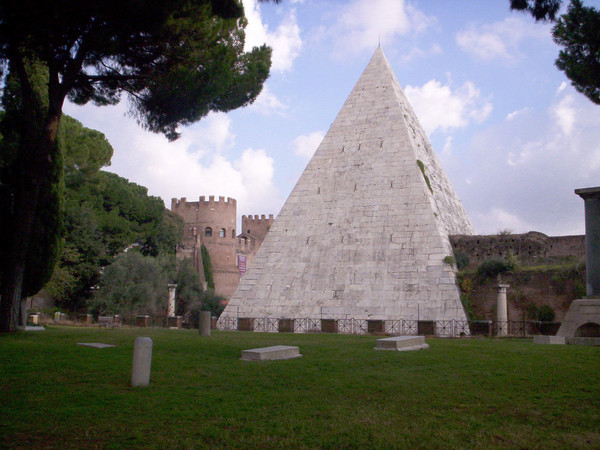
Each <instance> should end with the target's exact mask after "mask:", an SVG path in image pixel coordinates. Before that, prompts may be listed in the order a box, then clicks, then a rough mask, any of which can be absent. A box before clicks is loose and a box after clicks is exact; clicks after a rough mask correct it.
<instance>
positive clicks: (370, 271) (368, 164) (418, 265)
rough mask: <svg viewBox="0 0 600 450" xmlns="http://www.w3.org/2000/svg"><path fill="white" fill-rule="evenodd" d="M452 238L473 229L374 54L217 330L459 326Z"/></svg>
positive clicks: (414, 119) (406, 105) (397, 87)
mask: <svg viewBox="0 0 600 450" xmlns="http://www.w3.org/2000/svg"><path fill="white" fill-rule="evenodd" d="M452 234H473V229H472V227H471V224H470V222H469V219H468V217H467V215H466V213H465V210H464V208H463V206H462V205H461V203H460V201H459V199H458V197H457V196H456V194H455V193H454V190H453V189H452V186H451V185H450V182H449V181H448V179H447V177H446V175H445V174H444V171H443V169H442V167H441V165H440V162H439V161H438V159H437V157H436V156H435V153H434V152H433V149H432V148H431V144H430V143H429V140H428V139H427V136H426V135H425V132H424V131H423V129H422V127H421V125H420V123H419V121H418V119H417V117H416V115H415V113H414V111H413V110H412V107H411V106H410V104H409V103H408V100H407V98H406V96H405V95H404V92H403V91H402V89H401V87H400V84H399V83H398V81H397V79H396V77H395V75H394V73H393V71H392V69H391V67H390V65H389V63H388V61H387V59H386V57H385V55H384V53H383V51H382V50H381V48H377V50H376V51H375V54H374V55H373V57H372V59H371V61H370V62H369V64H368V65H367V67H366V69H365V70H364V72H363V74H362V75H361V77H360V79H359V80H358V82H357V83H356V85H355V87H354V88H353V90H352V92H351V93H350V95H349V96H348V98H347V100H346V102H345V103H344V105H343V107H342V109H341V111H340V112H339V114H338V115H337V117H336V119H335V121H334V122H333V124H332V125H331V128H330V129H329V131H328V132H327V134H326V136H325V137H324V138H323V141H322V142H321V144H320V145H319V147H318V149H317V150H316V152H315V154H314V156H313V157H312V159H311V160H310V162H309V163H308V165H307V167H306V169H305V170H304V172H303V173H302V175H301V177H300V179H299V180H298V183H297V184H296V186H295V187H294V189H293V191H292V192H291V194H290V196H289V197H288V199H287V201H286V203H285V205H284V206H283V208H282V210H281V212H280V213H279V215H278V217H277V218H276V219H275V222H274V223H273V225H272V227H271V229H270V231H269V233H268V234H267V236H266V238H265V240H264V242H263V244H262V246H261V247H260V249H259V251H258V253H257V254H256V256H255V258H254V260H253V261H252V264H251V265H250V267H249V268H248V271H247V273H246V275H245V276H244V277H243V278H242V280H241V282H240V284H239V287H238V289H237V291H236V292H235V294H234V295H233V297H232V298H231V300H230V302H229V304H228V306H227V307H226V308H225V311H224V312H223V314H222V315H221V317H220V319H219V328H230V327H229V326H227V324H228V323H229V324H231V323H232V322H233V321H234V320H238V319H240V320H244V319H246V320H247V319H248V318H271V319H299V318H315V319H343V318H349V317H353V318H357V319H368V320H397V319H405V320H452V319H454V320H460V321H464V320H466V317H465V313H464V310H463V307H462V304H461V301H460V293H459V290H458V288H457V286H456V283H455V270H454V268H453V266H452V265H450V264H448V263H447V262H444V259H445V258H446V257H448V256H451V255H452V254H453V253H452V248H451V245H450V242H449V238H448V236H449V235H452ZM280 322H281V320H280ZM240 328H241V327H240Z"/></svg>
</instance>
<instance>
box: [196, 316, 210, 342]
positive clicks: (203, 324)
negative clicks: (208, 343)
mask: <svg viewBox="0 0 600 450" xmlns="http://www.w3.org/2000/svg"><path fill="white" fill-rule="evenodd" d="M198 325H199V326H198V329H199V331H200V335H201V336H210V325H211V319H210V311H200V318H199V320H198Z"/></svg>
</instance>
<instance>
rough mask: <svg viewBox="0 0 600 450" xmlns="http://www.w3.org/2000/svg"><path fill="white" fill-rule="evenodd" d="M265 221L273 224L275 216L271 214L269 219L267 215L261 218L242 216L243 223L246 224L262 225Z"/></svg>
mask: <svg viewBox="0 0 600 450" xmlns="http://www.w3.org/2000/svg"><path fill="white" fill-rule="evenodd" d="M263 220H265V221H269V222H271V223H272V222H273V221H274V220H275V219H273V214H269V217H268V218H267V217H266V216H265V214H262V215H261V216H258V215H254V216H242V222H244V223H256V222H258V223H260V222H262V221H263Z"/></svg>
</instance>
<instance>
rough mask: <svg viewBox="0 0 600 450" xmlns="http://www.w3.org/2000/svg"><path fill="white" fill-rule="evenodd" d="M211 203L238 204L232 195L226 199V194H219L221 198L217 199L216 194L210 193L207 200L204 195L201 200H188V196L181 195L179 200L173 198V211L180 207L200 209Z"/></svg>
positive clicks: (229, 205)
mask: <svg viewBox="0 0 600 450" xmlns="http://www.w3.org/2000/svg"><path fill="white" fill-rule="evenodd" d="M209 205H227V206H228V207H231V206H234V207H235V206H237V200H236V199H235V198H231V197H227V199H225V197H224V196H219V199H218V200H215V196H214V195H209V196H208V200H206V197H205V196H204V195H201V196H200V199H199V201H197V202H188V201H187V198H186V197H181V199H179V200H178V199H177V198H172V199H171V211H173V210H175V209H179V208H190V209H192V208H193V209H198V208H200V207H201V206H209Z"/></svg>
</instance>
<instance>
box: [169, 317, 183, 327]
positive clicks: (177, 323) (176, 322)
mask: <svg viewBox="0 0 600 450" xmlns="http://www.w3.org/2000/svg"><path fill="white" fill-rule="evenodd" d="M167 326H168V327H169V328H181V316H174V317H168V318H167Z"/></svg>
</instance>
